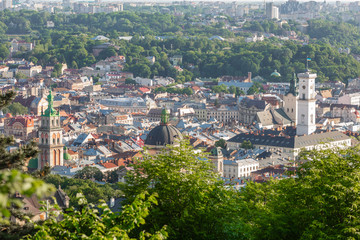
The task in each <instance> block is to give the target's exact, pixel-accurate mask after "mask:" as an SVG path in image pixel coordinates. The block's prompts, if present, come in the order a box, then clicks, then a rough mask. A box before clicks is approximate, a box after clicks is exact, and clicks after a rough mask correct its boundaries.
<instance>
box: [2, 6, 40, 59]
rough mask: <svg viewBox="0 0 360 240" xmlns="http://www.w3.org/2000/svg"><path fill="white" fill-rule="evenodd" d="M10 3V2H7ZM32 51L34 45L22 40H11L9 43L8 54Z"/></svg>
mask: <svg viewBox="0 0 360 240" xmlns="http://www.w3.org/2000/svg"><path fill="white" fill-rule="evenodd" d="M7 1H10V2H11V0H7ZM33 49H34V44H33V43H31V42H25V41H22V40H17V39H13V40H12V41H11V43H10V52H12V53H16V52H18V51H31V50H33Z"/></svg>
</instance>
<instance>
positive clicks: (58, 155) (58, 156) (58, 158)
mask: <svg viewBox="0 0 360 240" xmlns="http://www.w3.org/2000/svg"><path fill="white" fill-rule="evenodd" d="M60 157H61V154H60V149H58V150H57V163H56V165H60Z"/></svg>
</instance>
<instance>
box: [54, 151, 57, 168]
mask: <svg viewBox="0 0 360 240" xmlns="http://www.w3.org/2000/svg"><path fill="white" fill-rule="evenodd" d="M56 159H57V157H56V150H54V156H53V166H56Z"/></svg>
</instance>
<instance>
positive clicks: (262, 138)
mask: <svg viewBox="0 0 360 240" xmlns="http://www.w3.org/2000/svg"><path fill="white" fill-rule="evenodd" d="M298 78H299V98H298V99H297V101H296V97H294V96H291V95H294V92H295V91H294V89H293V90H292V92H293V93H291V95H290V93H289V95H288V96H289V98H291V100H289V101H288V104H287V105H286V104H285V108H284V110H285V113H286V114H287V113H288V110H287V109H288V108H289V113H290V114H289V115H290V116H291V117H292V118H294V117H295V116H296V115H295V113H296V111H297V119H295V121H296V122H297V125H296V127H295V126H288V127H286V128H277V129H262V130H260V131H255V132H250V133H241V134H238V135H237V136H235V137H233V138H231V139H229V140H228V141H227V143H228V144H227V146H228V148H229V149H239V148H240V147H241V144H242V143H243V142H244V141H250V142H251V143H252V144H253V146H254V147H255V148H259V149H266V150H267V151H270V152H275V151H280V152H281V153H282V154H283V156H285V157H288V158H289V159H290V158H291V159H294V158H295V157H297V156H298V154H299V153H300V151H301V150H302V149H306V150H312V149H317V150H321V149H329V148H346V147H350V146H351V138H350V137H348V136H347V135H345V134H344V133H342V132H339V131H332V132H328V131H327V132H324V131H320V130H317V129H316V125H315V113H316V108H315V101H316V100H315V78H316V74H314V73H310V71H309V70H307V71H306V72H305V73H299V74H298ZM293 88H294V87H293ZM294 101H296V102H297V105H296V104H294V103H293V102H294ZM296 107H297V110H296ZM291 109H294V111H292V110H291ZM224 173H225V172H224Z"/></svg>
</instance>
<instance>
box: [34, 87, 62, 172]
mask: <svg viewBox="0 0 360 240" xmlns="http://www.w3.org/2000/svg"><path fill="white" fill-rule="evenodd" d="M47 99H48V102H49V105H48V108H47V109H46V110H45V112H44V113H43V114H42V115H41V127H40V128H39V149H40V153H39V156H38V168H39V169H41V168H43V167H44V166H49V167H54V166H59V165H60V166H63V165H64V149H63V148H64V145H63V144H62V138H63V134H62V128H61V125H60V114H59V112H57V111H56V110H55V109H54V108H53V102H54V96H53V95H52V94H51V91H50V93H49V95H48V97H47Z"/></svg>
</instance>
